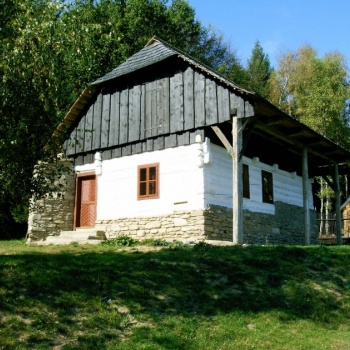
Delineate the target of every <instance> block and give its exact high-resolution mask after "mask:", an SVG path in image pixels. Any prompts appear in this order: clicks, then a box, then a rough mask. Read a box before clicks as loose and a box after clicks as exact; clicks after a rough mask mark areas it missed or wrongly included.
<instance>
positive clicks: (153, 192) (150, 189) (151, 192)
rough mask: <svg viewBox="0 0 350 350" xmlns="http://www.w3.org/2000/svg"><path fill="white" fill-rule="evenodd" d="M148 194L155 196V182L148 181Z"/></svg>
mask: <svg viewBox="0 0 350 350" xmlns="http://www.w3.org/2000/svg"><path fill="white" fill-rule="evenodd" d="M148 194H157V184H156V182H155V181H150V183H149V193H148Z"/></svg>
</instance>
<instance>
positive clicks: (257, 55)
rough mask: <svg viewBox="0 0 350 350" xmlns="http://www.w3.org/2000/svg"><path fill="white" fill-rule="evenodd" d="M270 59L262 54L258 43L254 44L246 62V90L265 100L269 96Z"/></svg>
mask: <svg viewBox="0 0 350 350" xmlns="http://www.w3.org/2000/svg"><path fill="white" fill-rule="evenodd" d="M271 71H272V69H271V65H270V59H269V57H268V55H267V54H265V53H264V51H263V48H262V47H261V45H260V43H259V41H257V42H256V43H255V46H254V48H253V51H252V55H251V57H250V59H249V60H248V68H247V78H248V81H247V85H246V87H247V89H249V90H252V91H254V92H256V93H258V94H259V95H260V96H262V97H264V98H267V97H268V94H269V79H270V75H271Z"/></svg>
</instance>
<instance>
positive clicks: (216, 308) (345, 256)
mask: <svg viewBox="0 0 350 350" xmlns="http://www.w3.org/2000/svg"><path fill="white" fill-rule="evenodd" d="M349 259H350V247H324V246H316V247H307V248H305V247H283V246H276V247H272V246H266V247H258V246H249V247H241V246H235V247H212V248H211V247H209V246H207V245H204V244H199V245H197V246H195V247H186V246H164V247H163V246H162V244H160V242H158V243H157V244H155V247H149V248H146V250H145V248H144V247H138V246H136V247H127V248H124V247H117V246H113V245H99V246H77V245H74V244H73V245H69V246H59V247H57V246H47V247H43V246H33V245H30V246H28V245H26V244H24V243H23V242H19V241H9V242H0V326H1V327H0V349H123V350H124V349H125V350H130V349H166V350H168V349H169V350H170V349H176V350H178V349H186V350H187V349H190V350H191V349H208V350H210V349H213V350H214V349H215V350H219V349H222V350H225V349H308V350H309V349H335V350H339V349H344V350H345V349H349V348H350V269H349V261H350V260H349Z"/></svg>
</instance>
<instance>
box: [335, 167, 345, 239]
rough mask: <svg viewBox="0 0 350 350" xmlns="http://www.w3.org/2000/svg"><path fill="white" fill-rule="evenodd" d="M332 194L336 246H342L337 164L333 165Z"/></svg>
mask: <svg viewBox="0 0 350 350" xmlns="http://www.w3.org/2000/svg"><path fill="white" fill-rule="evenodd" d="M333 179H334V193H335V220H336V221H335V227H336V236H337V245H342V244H343V239H342V222H341V209H340V186H339V168H338V164H334V177H333Z"/></svg>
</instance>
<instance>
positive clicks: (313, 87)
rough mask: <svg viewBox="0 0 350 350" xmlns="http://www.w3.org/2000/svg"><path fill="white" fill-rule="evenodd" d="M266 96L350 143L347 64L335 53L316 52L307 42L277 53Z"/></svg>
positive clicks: (323, 131) (319, 129) (334, 137)
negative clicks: (321, 56) (304, 44)
mask: <svg viewBox="0 0 350 350" xmlns="http://www.w3.org/2000/svg"><path fill="white" fill-rule="evenodd" d="M270 87H271V89H270V100H271V102H272V103H274V104H275V105H277V106H278V107H280V108H281V109H282V110H283V111H285V112H286V113H288V114H290V115H292V116H293V117H295V118H297V119H298V120H300V121H301V122H303V123H305V124H306V125H308V126H310V127H311V128H312V129H314V130H316V131H317V132H319V133H320V134H322V135H323V136H325V137H327V138H329V139H332V140H333V141H335V142H336V143H338V144H340V145H343V146H345V147H349V146H350V141H349V140H350V128H349V114H348V106H347V103H348V99H349V97H350V90H349V82H348V76H347V67H346V64H345V60H344V57H343V56H342V55H341V54H339V53H337V52H334V53H329V54H326V55H325V56H324V57H323V58H319V57H317V55H316V51H315V50H314V49H313V48H312V47H311V46H304V47H301V48H300V49H298V50H297V51H295V52H287V53H284V54H282V55H281V56H280V58H279V60H278V66H277V68H276V70H275V71H274V72H273V73H272V75H271V79H270Z"/></svg>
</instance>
